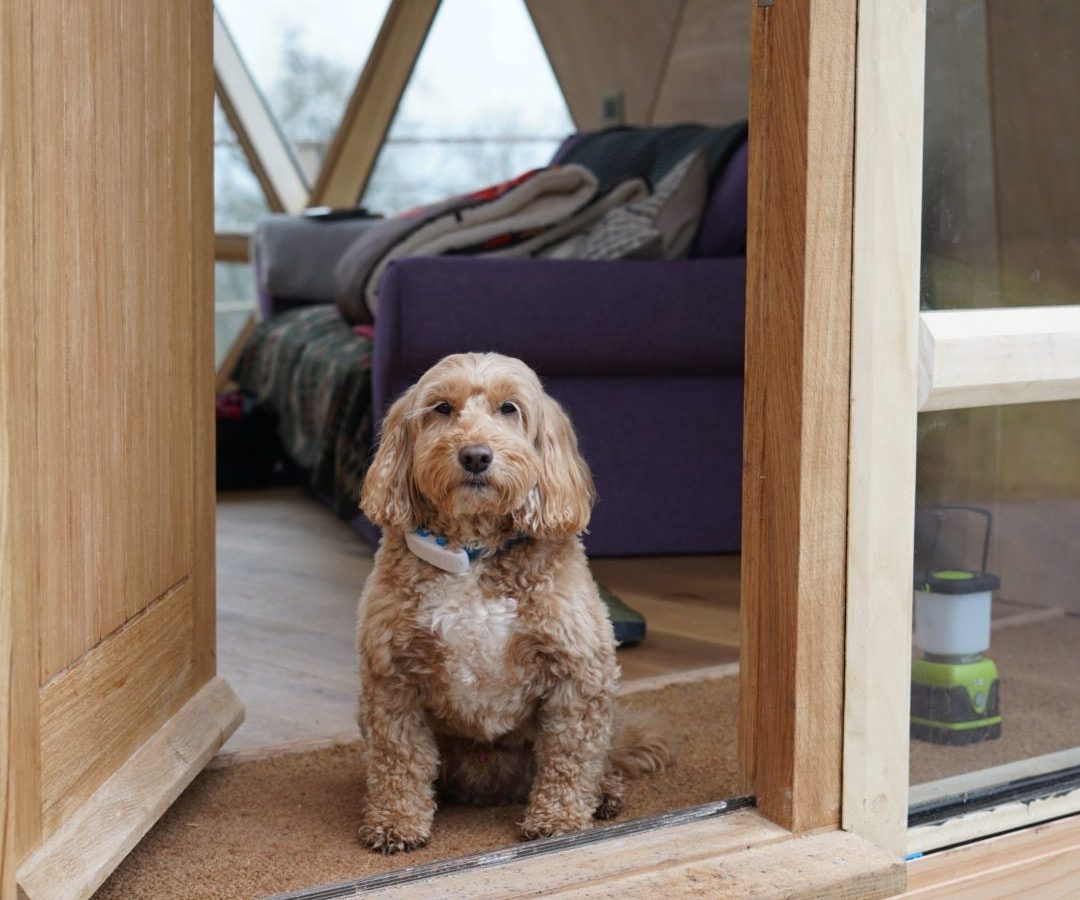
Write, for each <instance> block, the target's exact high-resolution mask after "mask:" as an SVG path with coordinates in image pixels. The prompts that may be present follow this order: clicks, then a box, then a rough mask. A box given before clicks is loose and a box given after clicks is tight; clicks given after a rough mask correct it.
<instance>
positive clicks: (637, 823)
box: [266, 797, 754, 900]
mask: <svg viewBox="0 0 1080 900" xmlns="http://www.w3.org/2000/svg"><path fill="white" fill-rule="evenodd" d="M753 805H754V800H753V798H752V797H738V798H735V799H732V800H719V801H716V802H713V803H704V804H702V805H700V806H692V807H690V808H689V809H681V810H678V811H676V812H670V813H660V814H659V815H655V816H644V817H642V818H640V819H631V820H630V821H627V822H618V823H615V824H612V825H598V826H597V827H595V828H590V829H589V830H588V831H579V832H577V833H575V834H564V835H559V836H557V837H550V838H541V839H539V840H536V841H530V842H529V843H527V844H517V845H515V846H511V847H503V848H500V849H498V850H489V851H486V852H483V853H472V854H469V855H468V856H457V857H453V858H452V859H444V860H439V861H437V862H431V863H425V864H424V865H420V866H409V867H407V868H404V869H398V870H397V871H394V872H385V873H382V874H379V875H368V876H366V877H364V878H357V879H353V880H352V881H341V882H337V883H336V884H327V885H323V886H321V887H313V888H304V889H302V890H299V891H290V892H287V893H284V894H275V895H274V896H272V897H269V898H266V900H339V898H348V897H359V896H363V895H365V894H368V893H372V892H374V891H380V890H384V889H386V888H392V887H402V886H404V885H409V884H415V883H416V882H420V881H425V880H427V879H429V878H436V877H440V876H444V875H452V874H455V873H458V872H463V871H465V870H468V869H487V868H493V867H495V866H502V865H506V864H507V863H513V862H521V861H523V860H527V859H533V858H535V857H539V856H544V855H547V854H551V853H558V852H561V851H564V850H576V849H579V848H582V847H588V846H591V845H594V844H598V843H601V842H603V841H609V840H613V839H615V838H625V837H630V836H633V835H640V834H647V833H648V832H651V831H658V830H660V829H665V828H672V827H678V826H680V825H689V824H693V823H697V822H704V821H708V820H710V819H715V818H717V817H719V816H723V815H726V814H729V813H733V812H736V811H738V810H743V809H749V808H750V807H752V806H753Z"/></svg>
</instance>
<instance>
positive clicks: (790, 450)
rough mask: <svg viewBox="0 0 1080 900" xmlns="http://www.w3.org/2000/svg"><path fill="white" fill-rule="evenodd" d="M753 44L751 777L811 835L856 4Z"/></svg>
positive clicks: (823, 668)
mask: <svg viewBox="0 0 1080 900" xmlns="http://www.w3.org/2000/svg"><path fill="white" fill-rule="evenodd" d="M753 27H754V31H753V58H754V70H753V81H752V84H751V128H750V145H749V152H750V157H749V165H750V171H749V177H750V182H749V197H750V205H749V221H748V230H747V279H746V281H747V298H746V299H747V312H746V402H745V413H744V435H745V440H744V446H743V454H744V459H745V464H744V473H743V541H742V560H743V583H742V617H743V623H742V627H743V639H742V643H741V645H740V646H741V648H742V654H743V657H742V659H741V661H740V662H741V664H740V676H741V696H740V720H739V762H740V772H741V774H742V777H743V779H744V786H745V788H746V789H747V790H749V791H750V792H752V793H754V794H755V795H756V797H757V804H758V808H759V809H760V810H761V811H762V812H763V813H764V814H765V815H766V816H768V817H769V818H771V819H773V820H774V821H776V822H778V823H780V824H781V825H783V826H784V827H786V828H789V829H791V830H794V831H804V830H808V829H813V828H819V827H823V826H831V825H836V824H838V822H839V817H840V800H841V794H840V786H841V779H840V771H841V748H842V742H843V730H842V726H843V701H844V696H843V695H844V641H843V634H844V598H845V560H846V538H847V535H846V522H847V520H846V512H847V424H848V401H849V392H848V364H849V358H848V354H849V344H848V337H849V328H850V303H851V202H852V177H853V175H852V165H853V155H854V102H855V100H854V68H855V65H854V63H855V56H854V54H855V2H854V0H844V2H837V3H830V4H819V3H815V2H812V0H790V2H784V3H778V4H776V5H774V6H771V7H765V8H758V9H756V10H755V13H754V26H753Z"/></svg>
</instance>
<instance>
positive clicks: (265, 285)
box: [251, 213, 382, 303]
mask: <svg viewBox="0 0 1080 900" xmlns="http://www.w3.org/2000/svg"><path fill="white" fill-rule="evenodd" d="M380 221H382V220H381V219H376V218H367V219H339V220H336V221H329V222H327V221H316V220H312V219H305V218H304V217H303V216H290V215H286V214H284V213H275V214H273V215H269V216H267V217H266V218H264V219H262V220H261V221H260V222H259V224H258V225H256V226H255V230H254V231H253V232H252V234H251V253H252V259H253V261H254V263H255V277H256V279H258V284H259V289H260V291H261V292H262V293H265V294H268V295H270V296H272V297H281V298H283V299H286V300H318V301H321V302H325V303H333V302H334V291H335V281H334V268H335V267H336V266H337V264H338V262H339V260H340V259H341V257H342V255H343V254H344V253H345V251H346V250H348V249H349V246H350V245H351V244H352V242H353V241H355V240H356V239H357V238H358V237H359V236H360V235H361V234H363V233H364V232H365V231H367V230H368V229H369V228H371V227H372V225H374V224H375V223H376V222H380Z"/></svg>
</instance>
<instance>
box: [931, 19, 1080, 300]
mask: <svg viewBox="0 0 1080 900" xmlns="http://www.w3.org/2000/svg"><path fill="white" fill-rule="evenodd" d="M1078 46H1080V5H1078V4H1076V3H1074V2H1072V0H1046V2H1044V3H1038V4H1027V3H1009V2H985V0H929V2H928V4H927V30H926V112H925V143H924V149H923V267H922V292H921V299H922V304H923V307H924V308H930V309H957V308H972V307H998V306H1036V305H1051V304H1064V303H1069V304H1075V303H1080V166H1077V164H1076V157H1077V141H1078V140H1080V103H1077V101H1076V85H1077V84H1078V83H1080V53H1078V52H1077V50H1076V48H1077V47H1078Z"/></svg>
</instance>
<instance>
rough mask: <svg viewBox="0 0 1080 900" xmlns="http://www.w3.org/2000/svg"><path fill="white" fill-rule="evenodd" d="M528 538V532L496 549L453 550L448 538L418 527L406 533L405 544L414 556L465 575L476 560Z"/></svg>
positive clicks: (471, 548) (440, 567)
mask: <svg viewBox="0 0 1080 900" xmlns="http://www.w3.org/2000/svg"><path fill="white" fill-rule="evenodd" d="M528 539H529V536H528V535H527V534H519V535H517V536H516V537H512V538H510V540H508V541H506V542H505V543H504V544H503V545H502V546H501V547H499V548H498V549H496V550H491V549H489V548H487V547H479V546H470V547H462V548H461V549H460V550H452V549H450V546H449V543H450V542H449V541H448V540H447V539H446V538H444V537H439V536H438V535H435V534H432V533H431V532H430V531H428V530H427V529H426V528H417V529H416V531H414V532H412V533H411V534H406V535H405V545H406V546H407V547H408V548H409V549H410V550H411V551H412V553H413V555H414V556H418V557H420V559H422V560H423V561H424V562H426V563H431V565H433V566H435V567H436V568H439V569H442V570H443V571H444V572H449V573H450V574H451V575H464V574H465V573H466V572H468V571H469V568H470V567H471V566H472V564H473V562H475V561H476V560H478V559H481V558H482V557H485V556H494V555H495V554H496V553H503V552H505V551H506V550H509V549H510V548H511V547H513V546H514V545H515V544H520V543H521V542H522V541H526V540H528Z"/></svg>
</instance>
